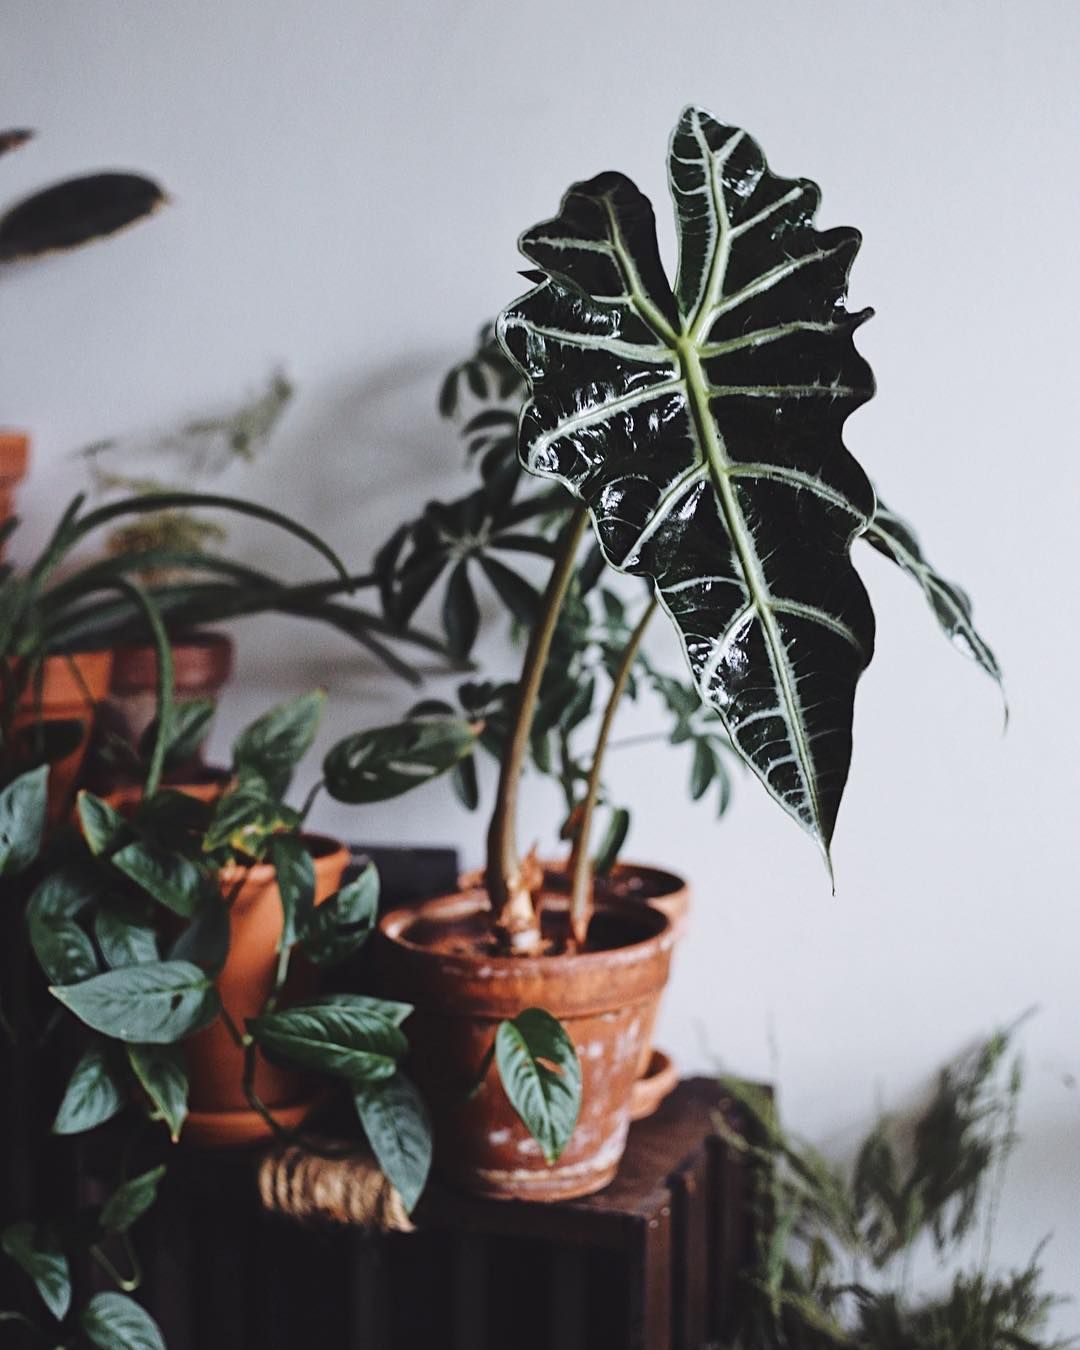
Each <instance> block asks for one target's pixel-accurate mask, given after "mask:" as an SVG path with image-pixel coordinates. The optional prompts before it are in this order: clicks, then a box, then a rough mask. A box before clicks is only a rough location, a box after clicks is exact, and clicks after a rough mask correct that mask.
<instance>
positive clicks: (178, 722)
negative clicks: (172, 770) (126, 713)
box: [139, 698, 216, 768]
mask: <svg viewBox="0 0 1080 1350" xmlns="http://www.w3.org/2000/svg"><path fill="white" fill-rule="evenodd" d="M215 708H216V704H215V703H214V700H213V699H212V698H194V699H189V700H188V701H187V702H186V703H177V704H176V705H175V707H174V708H173V710H172V722H171V724H170V727H169V736H168V739H167V741H166V743H165V765H166V767H167V768H168V767H172V766H174V765H177V764H183V763H185V762H187V761H188V760H190V759H192V758H193V757H194V756H195V754H196V753H197V752H198V749H199V746H200V745H201V744H202V742H203V741H204V740H205V739H206V734H207V731H208V729H209V726H210V721H211V719H212V718H213V716H214V711H215ZM157 735H158V720H157V718H156V717H155V718H154V720H153V721H152V722H151V723H150V725H149V726H148V727H147V728H146V730H145V731H144V732H143V734H142V736H141V737H140V739H139V757H140V759H142V760H143V761H147V760H149V758H150V756H151V755H152V754H153V751H154V745H155V743H156V741H157Z"/></svg>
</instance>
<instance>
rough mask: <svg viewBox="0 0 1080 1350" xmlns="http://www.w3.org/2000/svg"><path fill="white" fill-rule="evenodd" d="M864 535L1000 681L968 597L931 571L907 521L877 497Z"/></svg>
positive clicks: (969, 653)
mask: <svg viewBox="0 0 1080 1350" xmlns="http://www.w3.org/2000/svg"><path fill="white" fill-rule="evenodd" d="M865 538H866V540H867V541H868V542H869V543H871V544H873V546H874V547H875V548H876V549H877V550H878V551H879V552H880V553H884V555H885V556H886V558H891V559H892V561H893V562H894V563H896V564H897V566H898V567H901V568H903V570H904V571H905V572H907V574H908V575H909V576H911V577H914V579H915V580H916V581H917V582H918V583H919V585H920V586H921V587H922V592H923V594H924V595H925V596H926V598H927V600H928V601H929V602H930V608H931V609H932V610H933V611H934V617H935V618H936V619H937V621H938V623H939V624H940V625H941V628H942V631H943V632H944V633H945V636H946V637H947V638H949V640H950V641H951V642H952V643H953V645H954V646H956V647H958V648H959V649H960V650H961V651H962V652H964V653H965V654H966V655H967V656H970V657H971V659H972V660H973V661H975V662H976V663H977V664H978V665H979V666H981V667H982V669H983V670H985V671H986V673H987V674H988V675H989V676H991V678H992V679H995V680H996V681H997V682H998V684H999V685H1000V684H1001V682H1002V681H1001V667H1000V666H999V665H998V663H997V658H996V657H995V655H994V653H993V652H992V651H991V650H990V648H989V647H988V646H987V645H986V643H985V642H984V641H983V639H982V638H981V637H980V636H979V634H978V633H977V632H976V630H975V625H974V624H973V623H972V621H971V600H970V599H969V598H968V596H967V595H966V594H965V593H964V592H963V591H962V590H961V589H960V587H959V586H957V585H956V583H955V582H952V581H946V580H945V578H944V577H942V576H940V575H939V574H938V573H937V572H935V571H934V569H933V567H931V566H930V564H929V563H928V562H927V561H926V558H925V557H924V556H923V551H922V547H921V546H920V544H919V541H918V539H917V538H916V536H915V531H914V530H913V529H912V528H911V526H910V525H909V524H908V523H907V521H906V520H901V518H900V517H899V516H897V515H894V513H893V512H892V511H890V510H889V509H888V508H887V507H886V506H885V504H884V503H883V502H881V501H880V500H879V501H878V504H877V509H876V510H875V512H874V518H873V520H872V521H871V522H870V526H869V528H868V529H867V531H866V534H865Z"/></svg>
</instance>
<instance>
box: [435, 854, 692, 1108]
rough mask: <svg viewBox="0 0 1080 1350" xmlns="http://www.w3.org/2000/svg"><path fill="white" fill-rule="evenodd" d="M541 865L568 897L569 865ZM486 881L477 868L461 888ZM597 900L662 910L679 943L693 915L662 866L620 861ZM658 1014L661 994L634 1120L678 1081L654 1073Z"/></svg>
mask: <svg viewBox="0 0 1080 1350" xmlns="http://www.w3.org/2000/svg"><path fill="white" fill-rule="evenodd" d="M541 865H542V867H543V869H544V882H545V884H546V885H548V886H550V887H551V889H552V890H554V891H557V892H558V893H559V894H561V895H565V894H566V893H567V892H568V891H569V889H570V877H569V875H568V873H567V870H566V863H565V862H545V863H542V864H541ZM483 882H484V873H483V870H482V869H480V868H477V869H476V870H475V871H472V872H466V873H465V874H464V875H463V876H462V878H461V888H462V890H468V889H469V888H470V887H473V886H482V885H483ZM596 898H597V900H598V901H600V902H602V901H604V900H611V901H615V902H617V903H620V904H621V903H624V902H625V903H638V904H648V905H652V906H653V907H654V908H655V909H659V910H663V912H664V913H665V914H666V915H667V916H668V918H669V919H670V920H671V931H672V934H673V936H674V938H675V941H676V942H678V941H679V940H680V939H681V938H682V936H683V934H684V932H685V931H686V922H687V915H688V914H689V912H690V887H689V885H688V884H687V882H686V881H685V880H684V879H683V878H682V877H680V876H678V875H676V873H674V872H667V871H665V870H664V869H663V868H661V867H647V866H645V865H644V864H642V863H634V862H618V863H616V864H615V866H614V867H613V868H612V869H611V871H610V872H609V873H608V875H607V876H606V877H601V878H599V879H598V880H597V883H596ZM659 1013H660V995H659V994H658V995H657V998H656V1002H655V1003H654V1004H653V1006H652V1009H651V1011H650V1012H649V1014H648V1024H647V1027H646V1034H645V1039H644V1042H643V1044H642V1048H641V1064H640V1066H639V1073H638V1078H639V1079H640V1080H641V1088H640V1091H638V1092H637V1093H636V1097H635V1103H634V1108H633V1110H634V1119H635V1120H641V1119H643V1118H644V1117H645V1116H648V1115H651V1114H652V1112H653V1111H655V1110H656V1108H657V1107H658V1106H659V1105H660V1103H661V1102H662V1101H663V1099H664V1097H666V1096H667V1094H668V1093H669V1092H670V1091H671V1090H672V1088H674V1087H675V1085H676V1083H677V1082H678V1077H677V1076H674V1077H673V1073H674V1070H673V1069H672V1071H671V1072H665V1073H664V1075H663V1077H662V1078H660V1079H657V1078H656V1075H654V1074H653V1073H652V1072H651V1065H652V1061H653V1057H654V1048H653V1029H654V1027H655V1026H656V1019H657V1017H658V1015H659ZM664 1059H665V1060H666V1061H667V1063H668V1064H669V1065H670V1060H667V1056H664Z"/></svg>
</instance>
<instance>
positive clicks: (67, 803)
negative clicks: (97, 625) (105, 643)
mask: <svg viewBox="0 0 1080 1350" xmlns="http://www.w3.org/2000/svg"><path fill="white" fill-rule="evenodd" d="M111 669H112V652H110V651H103V652H72V653H70V654H68V655H65V656H47V657H46V658H45V662H44V666H43V679H42V683H41V687H40V690H39V688H38V686H37V684H36V683H35V682H34V681H31V682H30V684H29V686H28V687H27V688H26V689H25V690H23V693H22V696H21V697H20V699H19V703H18V707H17V708H16V710H15V718H14V722H13V727H12V729H13V730H14V731H15V732H16V733H18V732H24V733H27V734H29V733H30V732H31V729H32V728H33V727H35V726H37V725H38V724H39V723H41V722H78V723H79V724H80V725H81V733H80V737H79V741H78V744H77V745H76V746H75V748H74V749H72V750H71V751H70V752H69V753H68V754H66V755H65V756H64V757H63V758H62V759H58V760H54V761H53V763H52V764H50V766H49V823H50V825H55V824H56V823H57V821H59V820H60V819H62V818H63V817H64V816H65V815H66V814H67V813H68V811H69V810H70V807H71V799H72V796H73V792H74V788H75V784H76V781H77V779H78V777H79V771H80V769H81V768H82V764H83V759H84V758H85V755H86V747H87V745H88V744H89V741H90V732H91V729H92V727H93V723H94V715H95V711H96V709H97V707H98V705H99V704H100V703H101V702H102V701H103V699H104V698H105V695H106V694H107V692H108V689H109V673H110V671H111Z"/></svg>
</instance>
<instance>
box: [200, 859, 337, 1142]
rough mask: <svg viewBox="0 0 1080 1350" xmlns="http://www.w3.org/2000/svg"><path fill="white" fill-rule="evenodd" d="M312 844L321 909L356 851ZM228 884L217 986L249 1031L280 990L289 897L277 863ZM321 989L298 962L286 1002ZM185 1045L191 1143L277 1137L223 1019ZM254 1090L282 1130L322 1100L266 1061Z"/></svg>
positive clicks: (226, 872)
mask: <svg viewBox="0 0 1080 1350" xmlns="http://www.w3.org/2000/svg"><path fill="white" fill-rule="evenodd" d="M305 842H306V844H307V845H308V849H309V851H310V853H311V856H312V861H313V862H314V864H315V903H316V904H319V903H321V902H322V901H323V900H326V899H327V898H328V897H329V896H331V895H333V893H334V892H335V891H336V890H337V889H338V887H339V886H340V885H341V877H342V874H343V873H344V871H345V868H346V867H347V866H348V864H349V851H348V849H347V848H346V847H345V846H344V845H343V844H340V843H338V842H337V840H334V839H324V838H321V837H320V836H317V835H311V836H308V837H307V838H306V839H305ZM220 880H221V893H222V896H223V898H224V897H226V896H229V895H232V894H233V892H234V891H235V893H236V894H235V899H234V900H233V903H232V907H231V909H230V911H229V955H228V959H227V960H226V962H225V966H224V968H223V969H222V971H221V974H220V975H219V976H218V979H217V987H218V993H219V994H220V995H221V1002H222V1004H223V1005H224V1007H225V1009H226V1010H227V1011H228V1013H229V1015H230V1017H231V1018H232V1019H233V1021H234V1022H235V1024H236V1025H237V1026H238V1027H239V1028H240V1029H241V1030H242V1029H243V1027H244V1023H245V1020H246V1019H247V1018H249V1017H256V1016H258V1014H259V1013H260V1012H261V1010H262V1007H263V1004H264V1003H265V1002H266V999H267V998H268V996H269V994H270V992H271V990H272V988H273V982H274V971H275V968H276V965H277V946H278V942H279V941H280V939H281V933H282V925H283V915H282V908H281V895H280V892H279V891H278V887H277V881H276V879H275V875H274V869H273V867H272V866H271V864H270V863H257V864H256V865H255V866H254V867H249V868H246V869H245V868H238V867H232V868H225V869H223V870H222V872H221V873H220ZM237 888H239V889H237ZM314 990H315V974H314V971H313V970H311V968H310V967H308V966H306V965H305V964H303V963H302V962H300V961H299V960H294V962H293V966H292V969H291V971H290V975H289V981H288V983H287V985H286V987H285V994H284V997H283V998H282V1003H283V1004H286V1005H287V1004H288V1003H290V1002H297V1001H299V1000H302V999H304V998H305V997H308V996H310V995H311V994H312V993H314ZM184 1045H185V1048H186V1051H187V1062H188V1081H189V1084H190V1090H189V1094H188V1101H189V1105H190V1112H189V1115H188V1119H187V1122H186V1123H185V1125H184V1132H183V1139H184V1142H185V1143H196V1144H212V1145H218V1146H221V1145H232V1144H247V1143H251V1142H253V1141H255V1140H257V1139H263V1138H265V1137H266V1136H267V1135H269V1134H270V1128H269V1126H268V1125H267V1124H266V1122H265V1121H264V1120H263V1118H262V1117H261V1116H260V1115H259V1114H258V1113H257V1112H256V1111H253V1110H252V1109H251V1106H250V1104H249V1102H248V1100H247V1097H246V1096H245V1094H244V1055H243V1052H242V1051H241V1050H240V1048H239V1047H238V1046H237V1044H236V1042H235V1041H234V1040H233V1038H232V1036H231V1035H230V1034H229V1032H228V1030H227V1029H226V1026H225V1023H224V1022H223V1021H222V1019H221V1018H218V1020H217V1021H216V1022H212V1023H211V1024H210V1026H208V1027H206V1028H204V1030H202V1031H199V1032H196V1034H195V1035H194V1036H192V1037H190V1038H189V1039H188V1040H187V1041H185V1042H184ZM254 1089H255V1092H256V1095H257V1096H258V1097H259V1100H260V1101H261V1102H262V1103H263V1104H264V1105H265V1106H268V1107H271V1108H273V1110H274V1114H275V1116H276V1117H278V1119H279V1123H280V1124H282V1125H295V1124H299V1122H300V1121H301V1120H302V1119H303V1117H304V1115H305V1114H306V1113H307V1112H308V1111H309V1110H310V1108H311V1105H312V1103H313V1101H314V1100H315V1098H314V1097H313V1094H312V1091H311V1084H310V1080H309V1079H307V1078H305V1076H304V1075H303V1074H302V1073H300V1072H298V1071H297V1070H295V1069H287V1068H283V1067H280V1066H279V1065H276V1064H271V1063H270V1061H269V1060H267V1059H264V1058H263V1056H262V1055H259V1056H258V1057H257V1059H256V1067H255V1080H254Z"/></svg>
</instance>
